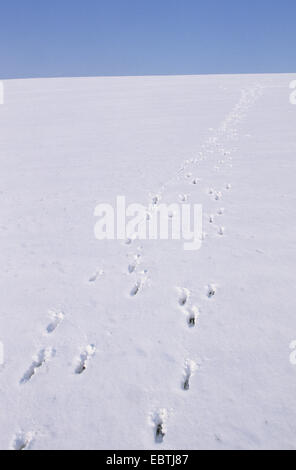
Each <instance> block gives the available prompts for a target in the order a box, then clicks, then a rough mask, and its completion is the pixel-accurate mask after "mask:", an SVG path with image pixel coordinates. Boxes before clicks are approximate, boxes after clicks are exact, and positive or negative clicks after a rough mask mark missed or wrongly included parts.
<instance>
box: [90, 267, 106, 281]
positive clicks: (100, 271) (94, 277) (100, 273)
mask: <svg viewBox="0 0 296 470" xmlns="http://www.w3.org/2000/svg"><path fill="white" fill-rule="evenodd" d="M103 275H104V271H103V270H102V269H100V270H98V271H96V272H95V273H94V274H93V275H92V276H91V277H90V278H89V280H88V282H91V283H93V282H96V280H97V279H98V278H99V277H101V276H103Z"/></svg>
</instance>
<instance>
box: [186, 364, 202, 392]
mask: <svg viewBox="0 0 296 470" xmlns="http://www.w3.org/2000/svg"><path fill="white" fill-rule="evenodd" d="M197 369H198V366H197V364H196V362H194V361H191V360H189V359H187V360H186V362H185V368H184V381H183V384H182V388H183V390H186V391H188V390H189V389H190V380H191V378H192V377H193V375H194V373H195V372H196V370H197Z"/></svg>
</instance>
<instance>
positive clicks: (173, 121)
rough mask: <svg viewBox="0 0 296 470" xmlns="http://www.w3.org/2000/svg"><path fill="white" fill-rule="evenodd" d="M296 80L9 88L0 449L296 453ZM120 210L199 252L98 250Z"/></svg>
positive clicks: (2, 141) (1, 137)
mask: <svg viewBox="0 0 296 470" xmlns="http://www.w3.org/2000/svg"><path fill="white" fill-rule="evenodd" d="M293 78H295V77H294V76H289V75H270V76H267V75H266V76H200V77H198V76H187V77H181V76H180V77H138V78H88V79H48V80H23V81H7V82H4V91H5V93H4V95H5V102H4V104H3V105H1V106H0V158H1V174H0V194H1V199H0V214H1V219H0V240H1V242H0V243H1V250H0V281H1V310H0V341H2V343H3V345H4V364H3V365H2V366H0V403H1V409H2V412H1V415H0V448H2V449H7V448H12V449H23V448H24V449H28V448H31V449H178V448H179V449H180V448H182V449H262V448H268V449H276V448H287V449H292V448H294V449H295V448H296V443H295V432H296V402H295V387H296V366H295V365H292V364H291V362H290V360H289V355H290V353H291V351H290V349H289V346H290V343H291V341H293V340H295V339H296V316H295V306H296V301H295V295H294V290H293V289H294V276H295V265H296V250H295V233H296V232H295V203H296V197H295V196H296V191H295V174H296V173H295V172H296V160H295V156H296V137H295V128H296V106H292V105H291V104H290V102H289V93H290V90H289V82H290V81H291V80H292V79H293ZM193 183H196V184H193ZM117 195H125V196H126V197H127V200H128V202H129V203H133V202H137V203H141V204H145V205H148V204H149V203H150V202H151V200H152V199H153V198H154V197H155V196H160V197H161V200H162V201H163V202H178V201H179V202H180V196H183V195H185V196H188V202H190V203H192V204H193V203H198V204H202V205H203V210H204V228H203V230H204V241H203V245H202V248H201V250H199V251H191V252H190V251H189V252H186V251H184V250H183V242H182V243H181V242H176V241H134V242H132V243H131V244H127V243H124V242H122V241H98V240H96V239H95V236H94V225H95V221H96V219H95V218H94V209H95V207H96V205H97V204H98V203H100V202H106V203H111V204H115V199H116V196H117ZM181 199H182V197H181ZM130 265H132V267H131V266H130ZM133 266H134V267H135V269H134V267H133ZM138 282H141V288H140V290H139V292H137V295H135V296H132V295H131V292H132V291H133V287H134V286H135V285H136V284H137V283H138ZM211 288H213V289H214V291H215V295H209V293H210V294H211V292H210V289H211ZM213 293H214V292H213ZM192 312H193V314H196V315H197V323H196V326H195V327H194V326H191V327H190V326H189V324H188V315H189V316H190V314H192ZM189 375H191V376H190V381H189V390H184V383H185V382H187V380H186V379H187V378H188V376H189ZM187 385H188V384H187V383H186V387H185V388H188V387H187ZM157 429H158V431H159V434H160V436H158V437H159V438H158V439H156V438H155V437H156V431H157ZM162 433H163V434H165V436H164V439H163V440H162V439H161V434H162ZM158 441H159V442H158ZM160 441H162V442H160Z"/></svg>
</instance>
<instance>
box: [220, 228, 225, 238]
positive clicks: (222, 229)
mask: <svg viewBox="0 0 296 470" xmlns="http://www.w3.org/2000/svg"><path fill="white" fill-rule="evenodd" d="M224 233H225V228H224V227H223V226H221V227H219V229H218V234H219V235H221V236H223V235H224Z"/></svg>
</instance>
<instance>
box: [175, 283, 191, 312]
mask: <svg viewBox="0 0 296 470" xmlns="http://www.w3.org/2000/svg"><path fill="white" fill-rule="evenodd" d="M177 291H178V293H179V299H178V302H179V305H180V307H184V305H186V304H187V302H188V300H189V298H190V291H189V290H188V289H186V288H185V287H177Z"/></svg>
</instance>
